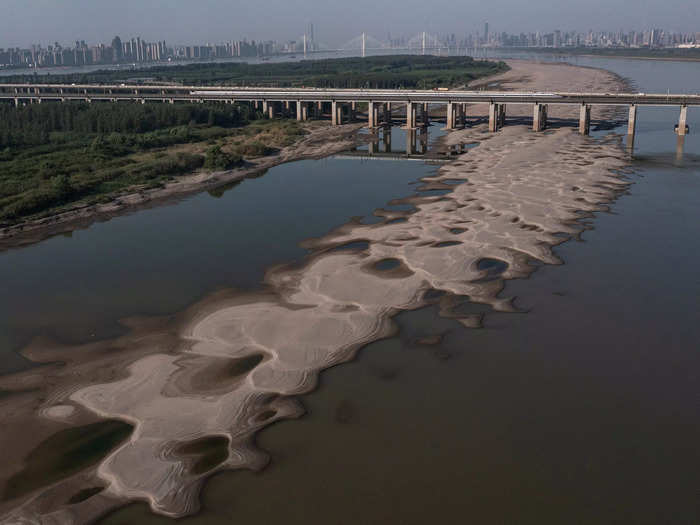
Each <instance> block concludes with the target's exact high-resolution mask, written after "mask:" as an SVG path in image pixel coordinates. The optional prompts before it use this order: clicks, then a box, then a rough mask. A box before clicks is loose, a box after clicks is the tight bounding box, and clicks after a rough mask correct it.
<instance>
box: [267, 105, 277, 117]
mask: <svg viewBox="0 0 700 525" xmlns="http://www.w3.org/2000/svg"><path fill="white" fill-rule="evenodd" d="M267 117H268V118H269V119H270V120H272V119H273V118H275V103H274V102H268V103H267Z"/></svg>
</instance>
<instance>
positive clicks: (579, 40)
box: [0, 21, 700, 68]
mask: <svg viewBox="0 0 700 525" xmlns="http://www.w3.org/2000/svg"><path fill="white" fill-rule="evenodd" d="M315 31H316V29H315V26H314V23H313V22H309V23H308V24H307V25H306V26H305V28H304V29H303V35H302V38H300V39H295V40H287V41H280V40H258V41H256V40H247V39H245V38H243V39H230V40H227V41H224V42H216V43H212V42H207V43H204V44H203V43H201V42H200V43H190V44H187V45H182V44H176V45H172V46H170V45H168V44H167V42H166V41H165V40H157V41H155V42H149V41H148V40H147V39H143V38H141V37H140V36H137V37H131V38H126V39H124V40H122V39H121V37H120V36H118V35H117V36H115V37H114V38H112V39H111V41H109V40H108V39H105V40H104V41H103V42H101V43H97V44H93V45H89V44H88V43H87V42H86V41H85V40H75V41H74V45H73V44H70V45H63V44H61V43H59V42H57V41H56V42H54V43H53V44H50V45H47V46H43V45H41V44H32V45H31V46H30V47H28V48H3V47H0V68H7V67H33V68H40V67H51V66H82V65H99V64H111V63H131V62H133V63H157V62H162V61H172V60H209V59H223V58H251V57H266V56H271V55H276V54H284V53H289V54H291V53H304V55H306V54H307V52H315V51H324V50H328V49H331V48H328V47H327V46H325V45H324V44H322V43H319V42H317V41H316V39H315V34H316V33H315ZM368 43H369V45H367V47H369V48H370V49H372V48H374V49H385V50H391V49H397V50H405V49H421V48H422V49H423V51H425V50H426V49H431V50H435V49H439V50H440V51H442V50H443V49H446V50H447V51H448V52H449V51H450V50H452V51H453V52H454V51H459V50H464V51H465V53H466V50H474V49H476V48H508V47H511V48H516V47H517V48H555V49H557V48H574V47H595V48H673V47H688V48H691V47H694V48H699V47H700V31H699V32H690V33H673V32H671V31H668V30H664V29H660V28H651V29H645V30H632V31H628V32H625V31H615V32H608V31H592V30H590V31H588V32H578V31H562V30H560V29H554V30H551V31H548V32H539V31H538V32H529V33H525V32H520V33H515V34H510V33H507V32H505V31H499V30H498V28H494V27H493V26H492V25H490V24H489V22H488V21H486V22H484V25H483V29H482V32H481V33H479V32H476V33H468V34H467V33H465V34H464V35H458V34H456V33H448V34H443V35H429V34H428V33H425V32H424V33H419V34H418V35H413V36H412V37H408V36H405V35H400V36H394V37H392V36H391V33H390V32H388V33H387V35H386V38H385V39H384V40H382V41H380V40H377V39H375V38H373V37H372V36H371V35H365V34H363V35H362V36H358V37H355V38H354V39H352V40H351V41H350V42H347V43H346V44H345V46H346V47H345V48H344V49H345V50H353V49H357V48H358V46H359V48H360V49H361V50H362V51H361V52H362V53H363V56H364V48H365V45H366V44H368Z"/></svg>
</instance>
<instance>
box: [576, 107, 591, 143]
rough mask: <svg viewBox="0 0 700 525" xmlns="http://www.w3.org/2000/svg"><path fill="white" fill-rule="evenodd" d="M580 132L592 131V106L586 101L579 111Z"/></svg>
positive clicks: (585, 133)
mask: <svg viewBox="0 0 700 525" xmlns="http://www.w3.org/2000/svg"><path fill="white" fill-rule="evenodd" d="M578 132H579V133H580V134H581V135H589V134H590V133H591V106H590V104H586V103H585V102H584V103H583V104H581V110H580V112H579V119H578Z"/></svg>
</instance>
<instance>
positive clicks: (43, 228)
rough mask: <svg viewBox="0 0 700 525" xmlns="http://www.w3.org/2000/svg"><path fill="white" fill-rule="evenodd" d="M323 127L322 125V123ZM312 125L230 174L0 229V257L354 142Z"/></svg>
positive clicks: (341, 132) (347, 134)
mask: <svg viewBox="0 0 700 525" xmlns="http://www.w3.org/2000/svg"><path fill="white" fill-rule="evenodd" d="M324 124H325V123H324ZM324 124H321V125H317V124H316V125H314V124H312V125H311V126H309V127H311V128H312V129H311V130H310V131H309V133H308V134H307V135H304V136H303V137H301V138H300V139H299V140H298V141H296V142H295V143H294V144H292V145H290V146H286V147H284V148H283V149H281V150H280V151H278V152H277V153H275V154H273V155H268V156H265V157H260V158H257V159H253V160H252V161H247V162H246V165H244V166H242V167H240V168H236V169H233V170H229V171H218V172H198V173H191V174H188V175H182V176H179V177H178V178H177V179H176V180H175V181H172V182H168V183H166V184H165V185H164V187H162V188H153V189H146V190H130V191H128V190H127V191H125V192H124V193H120V194H117V195H114V196H113V197H112V199H111V200H110V201H109V202H107V203H104V204H92V205H87V206H75V207H73V208H69V209H68V210H65V211H61V212H58V213H54V214H50V215H47V216H46V217H41V218H37V219H30V220H27V221H25V222H20V223H18V224H15V225H12V226H7V227H4V228H0V253H1V252H2V251H4V250H9V249H13V248H19V247H22V246H27V245H30V244H34V243H37V242H40V241H42V240H45V239H47V238H50V237H53V236H55V235H61V234H63V233H69V232H72V231H75V230H82V229H85V228H88V227H90V225H92V224H93V223H95V222H103V221H106V220H110V219H112V218H115V217H119V216H122V215H127V214H130V213H134V212H137V211H139V210H143V209H148V208H152V207H156V206H162V205H168V204H176V203H177V202H179V201H180V199H183V198H186V197H188V196H191V195H194V194H197V193H200V192H202V191H207V190H212V189H216V188H219V187H221V186H225V185H227V184H231V183H234V182H239V181H242V180H244V179H246V178H249V177H253V176H255V175H257V174H259V173H261V172H264V171H266V170H268V169H270V168H273V167H275V166H279V165H280V164H286V163H288V162H295V161H298V160H305V159H321V158H324V157H328V156H330V155H333V154H335V153H339V152H341V151H344V150H346V149H349V148H350V147H352V146H354V145H355V144H357V143H358V139H357V137H356V136H355V134H356V132H357V131H358V130H359V129H360V127H361V124H359V123H354V124H346V125H343V126H338V127H336V128H333V127H331V126H330V125H324Z"/></svg>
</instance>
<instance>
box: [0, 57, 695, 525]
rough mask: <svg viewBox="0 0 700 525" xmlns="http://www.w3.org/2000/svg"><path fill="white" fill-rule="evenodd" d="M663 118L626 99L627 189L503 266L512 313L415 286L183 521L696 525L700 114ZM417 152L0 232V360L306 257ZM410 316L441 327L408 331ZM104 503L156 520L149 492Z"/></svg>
mask: <svg viewBox="0 0 700 525" xmlns="http://www.w3.org/2000/svg"><path fill="white" fill-rule="evenodd" d="M571 61H572V62H574V63H577V64H579V65H590V66H595V67H602V68H605V69H609V70H611V71H614V72H616V73H618V74H620V75H622V76H624V77H627V78H629V79H631V80H632V81H633V82H634V84H635V86H636V88H638V89H639V90H640V91H646V92H653V91H665V90H666V89H669V90H670V91H672V92H674V91H675V92H683V91H686V90H688V89H690V88H689V86H697V85H698V84H699V83H700V68H697V67H695V65H694V64H688V63H683V62H671V61H642V60H626V59H597V58H584V57H579V58H573V59H571ZM691 90H692V89H691ZM677 117H678V115H677V113H676V111H675V110H667V109H662V110H661V109H659V110H657V109H642V110H641V111H640V114H639V120H638V136H637V141H636V149H635V153H634V159H633V161H632V164H633V167H634V168H635V173H634V174H632V175H630V179H631V180H632V181H633V182H634V184H633V185H632V186H631V188H630V191H629V194H628V195H625V196H623V197H622V198H620V199H619V200H618V201H617V202H616V203H615V204H614V206H613V210H612V213H603V214H598V215H597V216H596V218H595V219H594V220H593V221H591V224H592V225H593V227H594V228H593V229H591V230H589V231H586V232H585V233H584V234H583V235H582V240H583V242H573V241H572V242H568V243H565V244H563V245H561V246H559V247H557V248H556V253H557V255H558V256H559V257H561V258H562V259H563V260H564V261H565V264H564V265H562V266H544V267H542V268H540V269H539V270H538V271H537V272H535V273H534V274H533V276H532V277H530V278H529V279H526V280H519V281H511V282H509V283H508V284H507V289H506V290H507V292H508V295H515V296H517V298H518V299H517V304H518V306H519V307H521V308H522V309H523V310H526V311H527V313H521V314H497V313H488V314H487V315H486V317H485V321H484V329H483V330H473V329H467V328H464V327H462V326H461V325H459V324H458V323H456V322H454V321H451V320H448V319H443V318H441V317H439V316H438V315H437V311H436V309H435V308H434V307H427V308H423V309H420V310H417V311H414V312H407V313H403V314H400V315H399V316H398V317H397V318H396V322H397V323H398V324H399V326H400V328H401V330H400V333H399V335H397V336H396V337H393V338H390V339H386V340H383V341H379V342H376V343H373V344H371V345H369V346H368V347H366V348H365V349H363V351H362V352H361V355H360V357H359V358H358V359H357V360H356V361H354V362H352V363H350V364H346V365H343V366H340V367H336V368H333V369H331V370H328V371H326V372H324V373H323V375H322V380H321V384H320V387H319V388H318V389H317V390H316V391H315V392H313V393H312V394H309V395H306V396H304V397H303V399H302V402H303V404H304V406H305V407H306V409H307V412H308V413H307V415H306V416H305V417H304V418H302V419H300V420H298V421H287V422H283V423H281V424H277V425H273V426H271V427H268V428H267V429H265V430H264V431H262V432H261V433H260V434H259V436H258V440H257V442H258V445H259V446H260V447H262V448H263V449H265V450H267V451H268V452H269V453H270V454H271V456H272V461H271V463H270V465H269V466H268V467H267V468H266V469H265V470H263V471H261V472H259V473H251V472H232V473H223V474H220V475H217V476H216V477H215V478H213V479H212V480H211V481H210V482H209V484H208V485H207V487H206V489H205V491H204V494H203V510H202V512H201V513H200V514H198V515H197V516H194V517H191V518H187V519H185V520H182V521H185V522H196V523H229V522H231V521H235V522H236V523H279V522H284V523H308V522H309V521H311V522H326V523H358V522H359V523H388V522H391V523H425V522H458V521H462V522H464V521H469V522H475V523H509V522H512V523H533V524H534V523H538V524H539V523H650V524H651V523H674V524H676V523H678V524H682V523H696V522H697V521H698V519H699V517H700V516H699V515H698V506H697V487H698V485H699V482H700V479H699V475H698V472H699V470H698V467H699V466H700V462H699V460H700V457H699V455H698V454H699V453H698V447H697V443H698V442H699V440H700V439H699V438H700V418H699V417H698V415H699V414H698V404H697V392H698V372H697V371H698V369H699V366H700V353H699V352H698V346H699V345H698V341H700V308H698V297H700V277H699V276H698V275H699V274H698V272H697V268H698V266H699V265H700V244H699V243H698V242H697V239H698V238H699V237H700V235H699V234H700V220H699V219H700V141H698V139H697V136H696V135H695V134H693V131H694V130H695V127H696V126H698V125H700V115H699V114H698V113H696V112H695V111H694V110H692V109H691V112H690V127H691V135H689V136H688V138H687V140H686V142H685V145H684V153H683V155H682V156H681V157H679V156H678V155H677V142H676V136H675V135H674V133H673V125H674V124H675V123H676V121H677ZM396 133H397V134H399V131H398V130H397V131H396ZM392 142H393V144H394V145H400V144H402V143H403V142H402V140H401V138H400V137H394V140H393V141H392ZM434 170H435V167H434V166H431V165H425V164H423V163H420V162H407V161H400V160H393V161H383V162H376V161H361V160H351V159H345V158H342V159H340V158H329V159H324V160H320V161H301V162H297V163H293V164H288V165H283V166H279V167H275V168H273V169H271V170H269V172H268V173H266V174H265V175H264V176H262V177H260V178H256V179H248V180H245V181H244V182H242V183H241V184H239V185H237V186H235V187H232V188H229V189H228V190H226V191H222V192H217V193H216V194H215V195H212V194H207V193H204V194H200V195H196V196H193V197H189V198H186V199H183V200H182V201H181V202H179V203H178V204H174V205H170V206H164V207H159V208H154V209H150V210H145V211H139V212H137V213H134V214H131V215H127V216H123V217H119V218H116V219H113V220H111V221H109V222H105V223H98V224H94V225H92V226H91V227H90V228H88V229H86V230H81V231H76V232H74V233H73V234H72V235H70V236H59V237H54V238H52V239H49V240H47V241H44V242H42V243H39V244H36V245H33V246H29V247H25V248H22V249H17V250H11V251H8V252H4V253H0V275H3V276H6V277H5V278H3V284H2V289H3V293H2V294H0V338H2V339H0V356H2V364H1V365H0V366H1V368H0V370H1V371H2V372H4V373H8V372H12V371H16V370H20V369H23V368H26V367H27V366H28V363H27V362H26V361H25V360H24V359H23V358H21V357H20V356H18V354H17V350H18V349H19V348H21V347H22V346H23V345H24V344H26V342H27V341H28V340H29V338H30V337H31V336H33V335H38V334H45V335H47V336H50V337H53V338H57V339H59V340H61V341H65V342H76V341H82V340H87V339H90V338H106V337H110V336H113V335H116V334H118V333H120V332H121V330H122V328H121V327H120V325H119V324H118V322H117V321H118V319H120V318H122V317H125V316H130V315H136V314H139V315H153V314H164V313H171V312H176V311H179V310H181V309H183V308H184V307H185V306H187V305H188V304H191V303H192V302H194V301H195V300H197V299H198V298H200V297H202V296H204V295H206V294H207V293H209V292H211V291H213V290H215V289H218V288H224V287H237V288H245V289H247V288H254V287H256V286H258V284H259V283H260V280H261V278H262V275H263V270H264V268H265V267H267V266H269V265H271V264H274V263H278V262H283V261H290V260H294V259H299V258H301V257H303V255H304V253H305V252H304V250H303V249H302V248H300V247H299V244H298V243H299V241H301V240H302V239H305V238H307V237H312V236H318V235H322V234H323V233H325V232H327V231H329V230H330V229H331V228H332V227H334V226H337V225H339V224H342V223H344V222H346V221H347V219H349V218H350V217H352V216H362V217H364V218H365V219H364V220H365V221H368V220H372V218H371V214H372V210H374V209H375V208H378V207H383V206H385V205H386V203H387V202H388V201H390V200H391V199H393V198H397V197H405V196H407V195H410V194H412V193H413V192H414V191H415V189H416V188H415V186H414V185H413V183H415V181H416V180H417V179H418V178H420V177H422V176H425V175H428V174H430V173H432V172H433V171H434ZM426 333H443V334H444V337H443V339H442V342H441V343H440V344H439V345H433V346H426V345H422V344H419V342H418V341H419V339H420V338H421V337H423V336H425V334H426ZM104 521H105V522H106V523H134V522H139V523H141V522H151V523H156V522H163V523H166V522H169V521H168V520H167V519H166V518H161V517H157V516H155V515H152V514H150V512H149V511H148V508H147V506H146V505H145V504H133V505H130V506H128V507H126V508H124V509H122V510H120V511H118V512H116V513H114V514H112V515H111V516H109V517H108V518H107V519H106V520H104Z"/></svg>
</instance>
